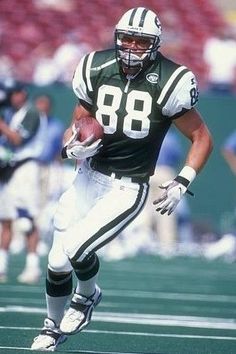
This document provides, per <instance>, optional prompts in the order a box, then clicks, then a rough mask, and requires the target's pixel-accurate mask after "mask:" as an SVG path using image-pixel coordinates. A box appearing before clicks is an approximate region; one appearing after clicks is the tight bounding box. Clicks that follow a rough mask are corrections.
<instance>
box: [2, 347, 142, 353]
mask: <svg viewBox="0 0 236 354" xmlns="http://www.w3.org/2000/svg"><path fill="white" fill-rule="evenodd" d="M0 349H17V350H30V351H32V350H31V349H30V348H26V347H2V346H0ZM58 352H60V350H58ZM64 352H65V353H66V352H68V353H88V354H91V353H93V354H96V353H97V354H142V353H137V352H136V353H128V352H101V351H100V350H99V351H98V352H97V351H94V350H78V349H77V350H69V351H68V350H65V351H64Z"/></svg>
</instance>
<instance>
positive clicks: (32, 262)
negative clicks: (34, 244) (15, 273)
mask: <svg viewBox="0 0 236 354" xmlns="http://www.w3.org/2000/svg"><path fill="white" fill-rule="evenodd" d="M25 267H26V268H34V269H35V268H37V269H39V268H40V266H39V256H38V254H37V253H36V252H29V253H28V254H27V255H26V263H25Z"/></svg>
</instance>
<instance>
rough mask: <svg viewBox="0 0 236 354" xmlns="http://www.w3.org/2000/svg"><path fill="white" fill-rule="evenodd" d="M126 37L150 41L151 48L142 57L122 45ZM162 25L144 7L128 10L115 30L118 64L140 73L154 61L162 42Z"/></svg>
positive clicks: (154, 15)
mask: <svg viewBox="0 0 236 354" xmlns="http://www.w3.org/2000/svg"><path fill="white" fill-rule="evenodd" d="M124 35H125V36H138V37H142V38H144V39H149V40H150V46H149V48H148V49H146V50H145V51H144V52H143V51H142V53H143V54H142V55H141V56H140V55H137V50H135V51H134V50H132V49H127V48H125V47H124V46H123V45H122V38H123V37H124ZM160 37H161V23H160V21H159V19H158V17H157V15H156V14H155V13H154V12H153V11H151V10H148V9H146V8H144V7H137V8H133V9H130V10H128V11H127V12H126V13H125V14H124V15H123V16H122V17H121V19H120V20H119V22H118V24H117V25H116V28H115V45H116V53H117V54H116V55H117V59H118V62H119V63H121V65H122V67H123V68H124V67H125V68H137V70H138V71H140V70H142V68H143V67H144V66H146V65H148V64H149V62H150V61H152V60H154V59H155V58H156V55H157V50H158V48H159V47H160V42H161V38H160Z"/></svg>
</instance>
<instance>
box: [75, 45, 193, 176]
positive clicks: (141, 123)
mask: <svg viewBox="0 0 236 354" xmlns="http://www.w3.org/2000/svg"><path fill="white" fill-rule="evenodd" d="M73 89H74V92H75V94H76V95H77V97H78V98H79V101H80V104H82V105H83V106H84V107H85V108H86V109H87V110H89V111H90V112H91V114H92V115H93V116H94V117H96V119H97V120H98V121H99V123H100V124H101V125H102V126H103V127H104V133H105V135H104V139H103V146H102V148H101V149H100V151H99V153H98V154H97V155H95V156H94V157H92V164H93V166H95V169H96V166H97V169H98V170H101V169H102V170H104V171H107V172H108V173H112V172H113V173H116V174H117V175H120V176H129V177H136V178H148V177H149V176H150V175H152V174H153V172H154V170H155V165H156V161H157V158H158V155H159V151H160V148H161V144H162V141H163V139H164V137H165V135H166V133H167V131H168V129H169V127H170V125H171V123H172V120H173V119H176V118H178V117H179V116H181V115H182V114H183V113H185V112H186V111H188V110H190V109H191V108H192V107H193V106H194V105H195V104H196V102H197V100H198V89H197V83H196V79H195V76H194V74H193V73H192V72H191V71H190V70H189V69H187V68H186V67H185V66H181V65H178V64H176V63H174V62H173V61H171V60H169V59H167V58H165V57H164V56H163V55H162V54H161V53H158V56H157V58H156V60H155V61H153V62H152V65H151V66H149V67H148V68H147V69H145V70H142V71H141V73H140V74H138V75H137V76H136V77H135V78H131V77H129V76H128V75H125V74H124V73H123V72H122V71H121V69H120V65H119V64H118V62H117V60H116V55H115V50H113V49H111V50H105V51H99V52H92V53H90V54H88V55H86V56H85V57H84V58H82V60H81V61H80V63H79V65H78V67H77V69H76V71H75V74H74V78H73ZM173 149H174V146H173Z"/></svg>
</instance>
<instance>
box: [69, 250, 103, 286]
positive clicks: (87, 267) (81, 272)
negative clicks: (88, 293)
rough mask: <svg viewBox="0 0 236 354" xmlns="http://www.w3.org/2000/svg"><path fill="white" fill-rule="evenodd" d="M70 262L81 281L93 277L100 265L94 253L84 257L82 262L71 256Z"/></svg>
mask: <svg viewBox="0 0 236 354" xmlns="http://www.w3.org/2000/svg"><path fill="white" fill-rule="evenodd" d="M70 262H71V265H72V267H73V269H74V271H75V273H76V276H77V278H78V279H79V280H83V281H85V280H88V279H90V278H92V277H94V276H95V275H96V274H97V273H98V271H99V267H100V263H99V259H98V256H97V255H96V253H94V254H92V255H91V256H89V257H87V258H85V259H84V260H83V261H82V262H78V261H76V260H75V259H73V258H72V259H71V260H70Z"/></svg>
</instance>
